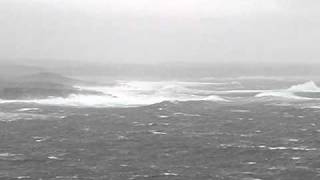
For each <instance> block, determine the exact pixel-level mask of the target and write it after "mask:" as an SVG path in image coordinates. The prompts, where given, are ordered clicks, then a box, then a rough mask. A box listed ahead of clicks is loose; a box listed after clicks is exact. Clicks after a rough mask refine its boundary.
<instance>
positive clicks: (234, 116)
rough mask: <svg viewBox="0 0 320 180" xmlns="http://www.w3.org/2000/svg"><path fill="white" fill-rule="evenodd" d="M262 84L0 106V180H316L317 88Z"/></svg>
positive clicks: (120, 92) (112, 92) (124, 89)
mask: <svg viewBox="0 0 320 180" xmlns="http://www.w3.org/2000/svg"><path fill="white" fill-rule="evenodd" d="M266 84H267V82H266V83H260V84H259V83H256V81H254V83H252V82H250V83H249V82H248V81H245V82H243V81H234V80H232V81H231V80H230V81H228V82H220V81H218V82H211V81H210V82H208V81H196V82H195V81H192V82H190V81H189V82H181V81H170V82H144V81H130V82H128V81H121V82H119V83H118V84H117V85H113V86H102V87H79V88H84V89H90V90H97V91H100V92H103V93H104V95H96V96H94V97H91V96H86V95H72V96H70V97H68V98H51V99H42V100H15V101H13V100H12V101H10V100H7V101H2V103H1V104H0V110H1V112H0V167H1V168H0V179H37V180H40V179H64V180H68V179H94V180H96V179H101V180H102V179H115V180H123V179H132V180H140V179H179V180H180V179H181V180H194V179H201V180H202V179H204V180H209V179H218V180H220V179H221V180H226V179H227V180H229V179H230V180H270V179H278V180H304V179H308V180H309V179H310V180H316V179H319V178H320V161H319V159H320V158H319V153H320V143H319V138H320V123H319V117H320V104H319V103H320V102H319V100H318V93H320V91H319V88H318V86H317V85H316V83H315V82H312V81H309V82H308V81H307V82H306V83H305V82H304V81H302V82H296V81H294V82H293V81H290V82H286V83H285V84H283V82H282V81H281V82H275V81H272V83H271V85H268V86H265V85H266ZM111 100H112V101H111ZM97 107H99V108H97ZM109 107H113V108H109Z"/></svg>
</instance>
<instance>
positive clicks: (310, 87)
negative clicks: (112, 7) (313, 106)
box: [288, 81, 320, 92]
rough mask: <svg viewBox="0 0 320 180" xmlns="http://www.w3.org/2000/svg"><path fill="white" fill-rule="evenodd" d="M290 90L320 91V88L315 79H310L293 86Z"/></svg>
mask: <svg viewBox="0 0 320 180" xmlns="http://www.w3.org/2000/svg"><path fill="white" fill-rule="evenodd" d="M288 91H290V92H320V88H319V87H318V86H317V84H316V83H315V82H313V81H309V82H306V83H303V84H298V85H294V86H291V87H290V88H289V89H288Z"/></svg>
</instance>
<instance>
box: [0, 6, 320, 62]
mask: <svg viewBox="0 0 320 180" xmlns="http://www.w3.org/2000/svg"><path fill="white" fill-rule="evenodd" d="M319 9H320V1H319V0H0V57H1V58H2V59H51V60H52V59H57V60H76V61H80V60H81V61H87V62H130V63H155V62H156V63H157V62H176V61H179V62H195V63H196V62H279V61H281V62H295V61H298V62H312V61H313V62H317V61H318V60H319V59H320V51H319V47H320V33H319V32H320V19H319V18H320V11H319Z"/></svg>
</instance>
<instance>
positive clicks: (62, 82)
mask: <svg viewBox="0 0 320 180" xmlns="http://www.w3.org/2000/svg"><path fill="white" fill-rule="evenodd" d="M85 83H86V82H85V81H81V80H76V79H72V78H69V77H66V76H62V75H60V74H56V73H49V72H40V73H35V74H28V75H24V76H18V77H17V76H15V77H12V76H11V77H7V78H6V79H5V80H2V81H0V99H41V98H48V97H67V96H69V95H70V94H101V93H99V92H94V91H84V90H79V89H76V88H74V85H81V84H85Z"/></svg>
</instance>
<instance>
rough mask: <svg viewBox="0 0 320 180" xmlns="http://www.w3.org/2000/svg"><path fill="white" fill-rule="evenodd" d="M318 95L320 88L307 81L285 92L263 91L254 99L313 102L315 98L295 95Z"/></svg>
mask: <svg viewBox="0 0 320 180" xmlns="http://www.w3.org/2000/svg"><path fill="white" fill-rule="evenodd" d="M310 92H311V93H316V92H319V93H320V88H319V87H318V86H317V85H316V83H315V82H313V81H308V82H306V83H303V84H298V85H293V86H291V87H290V88H288V89H285V90H271V91H264V92H261V93H259V94H257V95H256V96H255V97H278V98H285V99H295V100H313V99H315V98H309V97H303V96H300V95H297V94H298V93H310Z"/></svg>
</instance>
